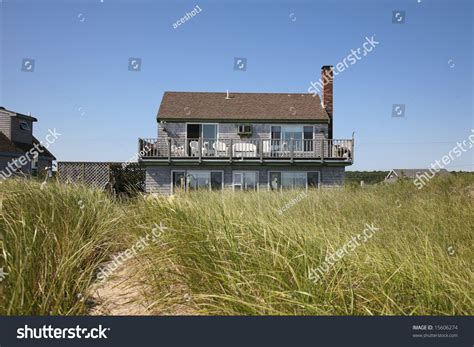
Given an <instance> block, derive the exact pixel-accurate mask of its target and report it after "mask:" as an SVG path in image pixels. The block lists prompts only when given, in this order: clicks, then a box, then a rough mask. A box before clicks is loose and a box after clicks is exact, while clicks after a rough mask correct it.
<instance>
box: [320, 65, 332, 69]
mask: <svg viewBox="0 0 474 347" xmlns="http://www.w3.org/2000/svg"><path fill="white" fill-rule="evenodd" d="M333 67H334V66H333V65H323V66H321V70H332V68H333Z"/></svg>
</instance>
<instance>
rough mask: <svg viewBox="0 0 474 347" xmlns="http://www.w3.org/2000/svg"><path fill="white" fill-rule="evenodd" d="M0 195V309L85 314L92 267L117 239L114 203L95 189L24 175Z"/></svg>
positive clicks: (14, 312) (0, 190)
mask: <svg viewBox="0 0 474 347" xmlns="http://www.w3.org/2000/svg"><path fill="white" fill-rule="evenodd" d="M0 194H1V196H0V200H1V204H2V209H1V211H0V238H1V243H0V246H1V248H0V251H1V253H2V257H1V258H0V266H1V267H3V268H4V271H5V272H7V273H8V275H7V276H6V278H5V279H4V281H2V283H0V285H1V286H0V288H1V291H2V293H1V296H2V300H0V314H2V315H5V314H7V315H50V314H51V315H72V314H82V313H84V312H85V311H86V303H87V291H88V288H89V286H90V284H91V283H92V282H93V280H94V276H93V273H94V271H96V269H97V267H98V264H100V263H102V262H103V261H104V260H105V259H106V257H107V256H108V255H109V254H110V253H111V252H113V250H114V249H117V247H118V245H119V244H120V236H121V234H120V229H117V226H118V225H120V224H122V223H123V221H122V214H121V213H120V209H119V208H118V206H117V205H116V204H114V203H113V202H112V201H111V200H110V199H109V198H108V197H107V196H106V195H105V194H103V193H102V192H100V191H97V190H91V189H87V188H85V187H80V186H66V185H59V184H54V183H48V184H46V185H43V187H41V185H40V183H38V182H35V181H28V180H24V179H20V180H7V181H4V182H2V184H1V185H0Z"/></svg>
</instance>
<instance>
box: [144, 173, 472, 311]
mask: <svg viewBox="0 0 474 347" xmlns="http://www.w3.org/2000/svg"><path fill="white" fill-rule="evenodd" d="M473 183H474V182H473V180H472V179H471V178H449V179H444V180H442V179H440V180H437V181H436V182H434V181H433V182H431V183H430V184H429V185H428V186H427V187H426V188H425V189H423V190H421V191H418V190H417V189H416V188H415V187H414V185H413V184H412V183H409V182H402V183H400V184H396V185H391V186H376V187H368V188H366V189H358V188H346V189H341V190H320V191H316V192H308V194H307V196H306V197H305V198H303V199H302V200H301V201H300V202H298V203H296V204H295V205H294V206H293V207H291V208H289V209H288V210H287V211H286V212H285V213H283V214H280V213H279V209H280V208H281V207H283V206H284V205H285V204H287V203H288V202H289V201H290V200H291V199H292V198H295V197H297V196H298V193H297V192H287V193H283V194H279V193H270V192H269V193H264V192H260V193H244V194H219V193H202V194H193V195H186V196H176V197H173V198H171V199H159V200H156V201H155V202H154V203H146V204H143V205H141V207H140V214H141V216H142V218H144V219H145V220H148V221H149V223H152V222H155V223H159V222H162V223H163V224H164V225H166V226H167V227H168V228H169V230H167V232H166V233H163V235H162V243H161V245H160V246H157V247H152V248H149V249H148V250H147V252H148V259H150V266H149V271H150V277H149V278H150V284H154V285H155V288H156V291H155V295H156V299H155V300H156V303H157V305H163V306H166V305H169V304H171V303H174V302H176V301H179V298H177V297H174V296H173V295H170V293H169V290H168V289H169V288H171V287H172V283H173V282H176V281H177V280H179V281H182V282H183V283H185V284H186V286H187V287H188V288H189V290H190V291H191V292H192V295H193V303H194V304H195V305H196V307H197V309H198V310H200V312H201V313H203V314H224V315H242V314H243V315H329V314H331V315H414V314H416V315H454V314H458V315H467V314H472V312H473V276H472V268H471V262H472V259H473V252H472V245H473V242H472V241H473V234H474V233H473V231H474V214H473V213H472V211H473V199H472V196H471V195H470V194H474V185H473ZM469 185H471V186H470V188H469ZM466 187H468V188H466ZM366 223H368V224H373V225H374V226H375V227H377V228H379V231H377V232H376V233H375V235H374V236H373V237H372V238H371V239H369V240H368V241H367V242H365V243H364V244H361V245H360V246H359V247H358V248H356V249H354V250H353V251H352V252H348V253H347V254H346V255H344V256H343V258H342V259H341V260H340V261H338V262H336V263H335V264H334V265H333V266H331V267H329V269H328V272H327V273H325V274H324V276H323V277H322V279H321V281H319V282H318V283H316V284H315V283H314V282H313V281H312V280H310V279H309V270H310V269H311V268H315V267H317V266H318V265H320V264H321V263H322V262H323V261H324V260H325V257H326V255H329V254H332V253H335V252H336V251H337V250H338V249H339V248H341V247H342V246H343V245H344V244H345V243H346V242H347V241H348V240H350V239H351V238H352V237H353V236H354V235H357V234H359V233H362V231H363V229H364V228H365V225H366ZM165 268H168V269H169V271H167V272H165V271H163V269H165Z"/></svg>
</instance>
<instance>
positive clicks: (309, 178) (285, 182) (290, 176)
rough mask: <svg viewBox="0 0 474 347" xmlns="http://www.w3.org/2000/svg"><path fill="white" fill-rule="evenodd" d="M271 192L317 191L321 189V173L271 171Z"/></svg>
mask: <svg viewBox="0 0 474 347" xmlns="http://www.w3.org/2000/svg"><path fill="white" fill-rule="evenodd" d="M268 178H269V187H270V190H274V191H278V190H287V189H303V190H306V189H308V188H309V189H317V188H319V180H320V176H319V171H312V172H298V171H283V172H279V171H271V172H270V173H269V177H268Z"/></svg>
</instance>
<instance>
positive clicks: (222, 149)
mask: <svg viewBox="0 0 474 347" xmlns="http://www.w3.org/2000/svg"><path fill="white" fill-rule="evenodd" d="M212 148H214V151H215V152H216V153H217V156H218V157H221V156H224V157H225V156H227V145H226V144H225V143H224V142H221V141H216V142H214V143H213V144H212Z"/></svg>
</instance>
